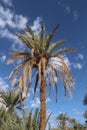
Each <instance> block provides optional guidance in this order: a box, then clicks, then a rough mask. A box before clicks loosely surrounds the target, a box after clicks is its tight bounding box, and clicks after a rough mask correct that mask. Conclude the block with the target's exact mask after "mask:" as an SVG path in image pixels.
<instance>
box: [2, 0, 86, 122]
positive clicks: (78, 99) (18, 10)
mask: <svg viewBox="0 0 87 130" xmlns="http://www.w3.org/2000/svg"><path fill="white" fill-rule="evenodd" d="M86 6H87V1H86V0H43V1H42V0H37V1H35V0H26V1H24V0H15V1H13V0H0V86H2V87H0V89H5V90H6V88H8V86H11V84H10V83H9V82H8V80H7V77H8V75H9V73H10V71H11V70H12V69H13V68H14V66H15V65H14V64H12V65H9V66H8V65H7V64H6V62H7V59H8V58H9V51H10V50H12V49H23V48H24V47H25V46H24V45H23V44H22V43H21V42H20V41H19V40H18V39H17V37H16V36H15V35H14V34H15V32H16V31H19V30H20V29H21V28H25V27H26V24H27V23H28V24H29V25H30V26H31V27H32V29H33V30H34V31H40V22H41V21H42V20H43V21H44V22H45V24H46V31H47V33H49V32H50V31H51V30H52V28H53V27H54V26H55V25H56V24H60V28H59V30H58V31H57V33H56V34H55V37H54V38H53V40H54V41H55V40H60V39H67V40H68V43H67V44H66V46H67V47H69V46H70V47H75V48H76V49H77V50H76V52H74V53H71V54H70V53H68V54H67V55H65V61H66V63H67V65H68V67H69V68H70V71H71V73H72V76H73V78H74V82H75V88H74V89H73V90H72V93H73V98H72V99H70V96H69V94H68V93H67V96H66V97H64V91H63V85H62V83H59V100H58V103H56V102H55V92H54V91H55V90H52V91H51V96H50V97H49V96H48V93H47V112H48V113H49V112H51V111H52V112H53V115H52V118H51V121H52V120H54V119H55V116H56V115H57V114H59V113H61V112H63V113H67V114H68V115H70V117H75V118H76V119H77V120H78V121H80V122H82V123H83V122H84V118H83V117H82V114H83V112H84V110H85V107H84V106H83V103H82V101H83V97H84V95H85V93H86V88H85V87H86V86H87V36H86V35H87V27H86V24H87V13H86V12H87V7H86ZM47 90H48V88H47ZM32 94H33V92H32V89H31V92H30V93H29V97H30V98H29V99H27V103H28V106H30V108H31V107H33V108H35V107H38V106H39V104H40V102H39V98H38V95H39V90H38V91H37V94H36V97H35V100H31V95H32Z"/></svg>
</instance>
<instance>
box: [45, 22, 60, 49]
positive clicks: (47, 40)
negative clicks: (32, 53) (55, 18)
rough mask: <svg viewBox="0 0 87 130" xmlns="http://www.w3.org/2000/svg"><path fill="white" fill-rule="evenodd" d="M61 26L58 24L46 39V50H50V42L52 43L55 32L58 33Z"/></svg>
mask: <svg viewBox="0 0 87 130" xmlns="http://www.w3.org/2000/svg"><path fill="white" fill-rule="evenodd" d="M59 26H60V25H59V24H58V25H57V26H56V27H54V29H53V30H52V32H50V33H49V34H48V36H47V38H46V45H45V48H48V47H49V44H50V41H51V39H52V37H53V35H54V34H55V32H56V31H57V29H58V28H59Z"/></svg>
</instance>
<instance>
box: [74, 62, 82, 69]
mask: <svg viewBox="0 0 87 130" xmlns="http://www.w3.org/2000/svg"><path fill="white" fill-rule="evenodd" d="M72 65H73V68H75V69H79V70H80V69H82V64H80V63H73V64H72Z"/></svg>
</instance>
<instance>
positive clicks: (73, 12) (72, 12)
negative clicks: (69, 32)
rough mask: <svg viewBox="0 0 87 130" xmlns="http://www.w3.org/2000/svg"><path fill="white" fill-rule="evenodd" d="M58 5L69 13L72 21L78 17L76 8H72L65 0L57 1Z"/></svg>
mask: <svg viewBox="0 0 87 130" xmlns="http://www.w3.org/2000/svg"><path fill="white" fill-rule="evenodd" d="M58 6H60V7H61V8H62V9H63V10H64V13H65V14H66V15H71V16H72V18H73V20H74V21H77V20H78V19H79V17H80V14H79V12H78V10H77V9H72V8H71V6H70V5H69V4H68V3H67V2H66V3H65V2H63V1H61V0H59V1H58Z"/></svg>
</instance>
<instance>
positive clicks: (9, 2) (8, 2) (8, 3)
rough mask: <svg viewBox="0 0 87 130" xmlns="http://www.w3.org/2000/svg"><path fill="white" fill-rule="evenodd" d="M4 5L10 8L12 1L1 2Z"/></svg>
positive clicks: (4, 0)
mask: <svg viewBox="0 0 87 130" xmlns="http://www.w3.org/2000/svg"><path fill="white" fill-rule="evenodd" d="M1 1H2V2H3V3H4V4H5V5H8V6H12V0H1Z"/></svg>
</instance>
